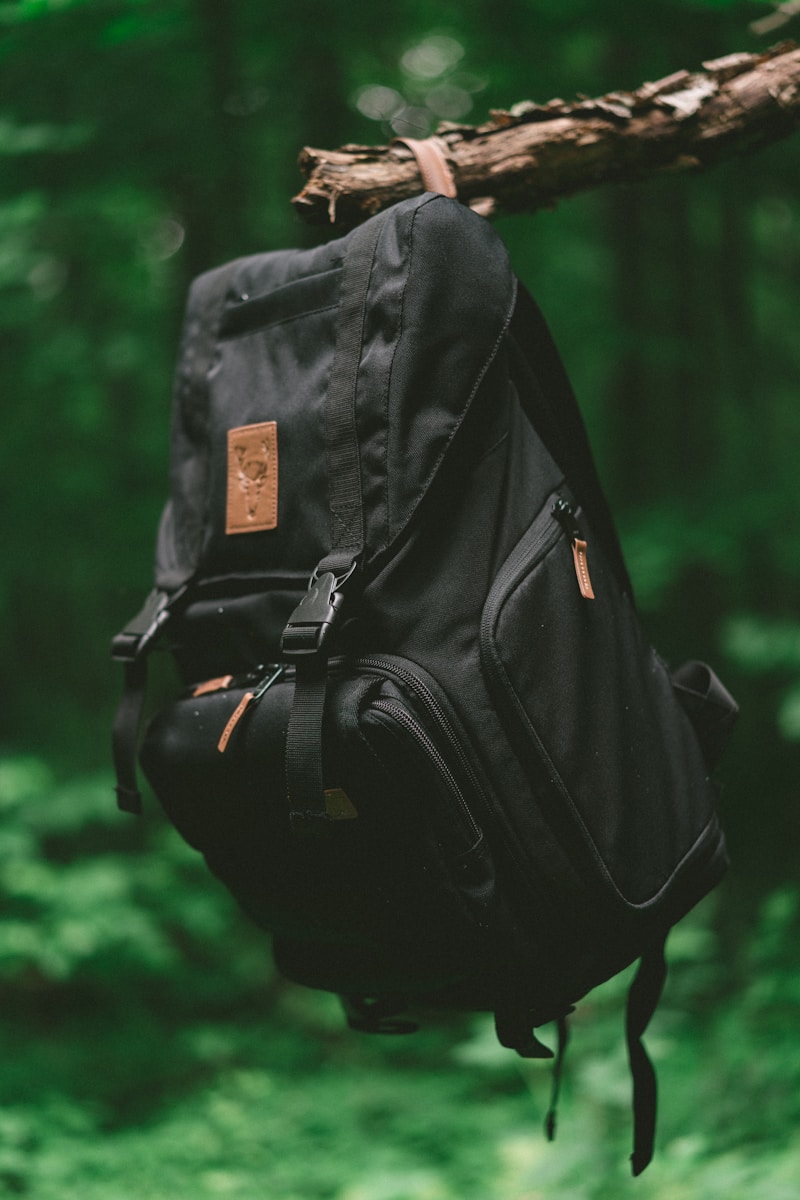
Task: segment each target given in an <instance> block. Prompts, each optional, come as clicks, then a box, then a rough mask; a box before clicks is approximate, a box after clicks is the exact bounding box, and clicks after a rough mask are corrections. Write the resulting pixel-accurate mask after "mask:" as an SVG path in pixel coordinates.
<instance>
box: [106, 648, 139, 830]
mask: <svg viewBox="0 0 800 1200" xmlns="http://www.w3.org/2000/svg"><path fill="white" fill-rule="evenodd" d="M146 687H147V659H146V658H145V657H144V656H142V657H141V658H138V659H134V661H133V662H126V663H125V681H124V684H123V688H122V696H121V697H120V701H119V705H118V706H117V711H116V715H115V717H114V724H113V725H112V728H111V752H112V756H113V760H114V772H115V774H116V778H117V782H116V786H115V788H114V791H115V792H116V794H117V805H118V807H119V808H120V809H121V810H122V812H127V813H133V815H134V816H138V815H139V814H140V813H141V811H142V796H141V793H140V791H139V786H138V783H137V780H136V740H137V736H138V733H139V721H140V719H141V714H142V706H143V704H144V694H145V690H146Z"/></svg>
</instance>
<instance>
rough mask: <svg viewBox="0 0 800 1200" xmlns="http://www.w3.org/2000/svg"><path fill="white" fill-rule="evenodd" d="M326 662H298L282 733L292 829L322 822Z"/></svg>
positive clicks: (318, 659) (318, 657)
mask: <svg viewBox="0 0 800 1200" xmlns="http://www.w3.org/2000/svg"><path fill="white" fill-rule="evenodd" d="M327 669H328V660H327V657H326V656H325V655H324V654H321V655H313V656H312V657H309V658H306V659H301V660H300V661H298V664H297V674H296V675H295V684H294V699H293V700H292V711H291V714H290V716H289V727H288V729H287V731H286V793H287V795H288V797H289V818H290V820H291V823H292V826H293V828H295V829H299V828H301V827H305V828H308V827H309V824H310V823H312V822H317V821H320V820H326V819H327V816H328V812H327V809H326V807H325V791H324V780H323V775H322V718H323V714H324V712H325V690H326V684H327Z"/></svg>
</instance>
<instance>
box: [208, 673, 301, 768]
mask: <svg viewBox="0 0 800 1200" xmlns="http://www.w3.org/2000/svg"><path fill="white" fill-rule="evenodd" d="M285 670H286V668H285V667H284V666H279V667H274V668H273V670H272V674H270V675H266V676H265V677H264V679H262V681H261V683H259V685H258V687H257V688H255V689H254V691H252V692H245V694H244V695H243V696H242V698H241V700H240V701H239V703H238V704H237V705H236V708H235V709H234V710H233V712H232V713H231V715H230V717H229V719H228V723H227V725H226V726H225V728H224V729H223V731H222V734H221V736H220V739H219V741H218V742H217V749H218V750H219V752H220V754H224V753H225V751H226V749H227V746H228V742H229V741H230V740H231V734H232V733H233V731H234V729H235V728H236V726H237V725H238V724H239V722H240V721H241V719H242V717H243V716H244V714H245V713H246V712H247V711H248V709H250V708H252V707H253V705H254V704H258V702H259V700H260V699H261V697H262V696H263V695H264V693H265V692H267V691H269V689H270V688H271V687H272V685H273V683H277V681H278V680H279V679H280V677H281V675H282V674H283V672H284V671H285Z"/></svg>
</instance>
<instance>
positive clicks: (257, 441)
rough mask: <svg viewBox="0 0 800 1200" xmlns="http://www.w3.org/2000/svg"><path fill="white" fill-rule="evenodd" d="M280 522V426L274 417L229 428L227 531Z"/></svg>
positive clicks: (271, 526) (253, 530) (251, 530)
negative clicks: (271, 419) (252, 423)
mask: <svg viewBox="0 0 800 1200" xmlns="http://www.w3.org/2000/svg"><path fill="white" fill-rule="evenodd" d="M277 525H278V426H277V424H276V422H275V421H262V422H261V423H260V424H259V425H242V426H241V427H240V428H239V429H229V430H228V503H227V509H226V522H225V532H226V533H256V532H257V531H259V530H262V529H276V528H277Z"/></svg>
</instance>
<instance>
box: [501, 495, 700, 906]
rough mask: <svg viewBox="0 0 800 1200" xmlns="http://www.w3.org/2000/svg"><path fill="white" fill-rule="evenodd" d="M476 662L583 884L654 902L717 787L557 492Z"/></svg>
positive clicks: (662, 674)
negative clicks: (482, 670)
mask: <svg viewBox="0 0 800 1200" xmlns="http://www.w3.org/2000/svg"><path fill="white" fill-rule="evenodd" d="M481 662H482V666H483V669H484V673H485V676H486V679H487V683H488V685H489V688H490V690H491V693H492V696H493V698H494V701H495V704H496V705H497V708H498V711H499V713H500V715H501V719H502V720H503V723H504V725H505V728H506V731H507V734H508V736H509V740H510V741H511V743H512V744H513V746H514V748H515V750H516V752H517V754H518V755H519V757H520V759H521V760H522V761H523V763H524V764H525V766H526V769H527V771H528V773H529V776H530V779H531V785H532V789H533V793H534V796H535V799H536V801H537V803H538V804H539V805H540V807H541V810H542V812H543V814H544V816H545V818H546V820H547V821H548V823H549V824H550V826H551V827H552V828H553V830H554V832H555V834H556V836H557V837H558V838H559V840H560V841H561V843H562V845H563V846H564V848H565V849H566V851H567V852H568V853H569V854H570V855H571V857H572V858H573V860H574V861H575V862H576V864H577V865H578V867H579V868H580V869H581V872H582V874H583V877H584V879H585V880H586V881H587V883H588V884H589V885H591V883H592V881H594V885H595V887H598V886H599V887H600V889H601V891H602V892H604V893H605V894H608V893H609V892H610V893H611V895H612V896H616V897H617V898H618V899H619V898H621V899H622V900H623V901H625V902H626V904H627V905H632V906H637V907H638V906H645V905H647V904H648V903H649V902H651V901H653V900H654V899H655V898H656V897H657V896H658V895H659V894H660V893H661V892H662V890H663V889H664V888H665V886H666V885H667V884H668V882H669V880H670V878H671V877H672V876H673V875H674V874H675V873H676V871H678V870H680V869H681V867H682V866H683V865H684V863H685V862H686V861H688V859H690V858H691V856H692V852H693V850H694V849H695V847H696V846H697V845H698V844H699V843H700V842H701V841H702V839H703V834H704V831H705V830H706V828H707V827H708V826H709V823H710V822H712V821H713V820H714V817H713V810H714V800H715V790H714V788H713V785H712V784H711V782H710V780H709V778H708V771H707V768H706V765H705V763H704V760H703V756H702V754H701V752H700V748H699V745H698V742H697V739H696V737H695V735H694V732H693V730H692V727H691V724H690V722H689V720H688V719H687V717H686V715H685V713H684V711H683V709H682V708H681V707H680V705H679V704H677V703H676V700H675V696H674V693H673V687H672V683H671V680H670V677H669V673H668V671H667V669H666V667H665V665H664V664H663V663H662V662H661V660H660V659H659V658H658V656H657V654H656V653H655V651H654V650H653V649H652V647H651V646H650V645H649V644H648V642H647V640H646V638H645V636H644V634H643V631H642V629H641V626H640V623H639V620H638V617H637V615H636V613H635V610H634V608H633V605H632V603H631V601H630V599H629V597H628V596H627V595H626V594H624V593H623V592H622V591H621V589H620V588H619V585H618V583H617V581H616V579H615V577H614V574H613V572H612V570H611V567H610V566H609V564H608V563H607V561H606V559H605V556H604V555H603V552H602V549H601V547H600V546H599V544H598V543H597V542H596V541H595V539H593V538H592V536H591V532H590V530H589V529H588V527H587V524H586V521H585V518H584V515H583V514H582V512H581V511H580V510H579V509H577V508H576V507H575V506H574V505H573V504H572V503H571V497H569V496H568V495H566V493H564V494H562V495H558V494H555V495H553V496H551V497H550V499H549V500H548V502H547V503H546V505H545V507H544V508H543V510H542V511H541V513H540V514H539V516H538V517H537V519H536V520H535V521H534V523H533V524H532V526H531V527H530V528H529V529H528V531H527V532H526V533H525V535H524V536H523V538H522V539H521V540H520V542H519V543H518V545H517V546H516V547H515V549H514V550H513V551H512V553H511V555H510V556H509V558H508V559H507V561H506V563H505V564H504V565H503V567H502V568H501V570H500V572H499V574H498V576H497V578H496V580H495V583H494V585H493V587H492V589H491V591H490V594H489V596H488V598H487V601H486V605H485V608H484V612H483V618H482V623H481ZM676 864H677V865H676Z"/></svg>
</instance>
